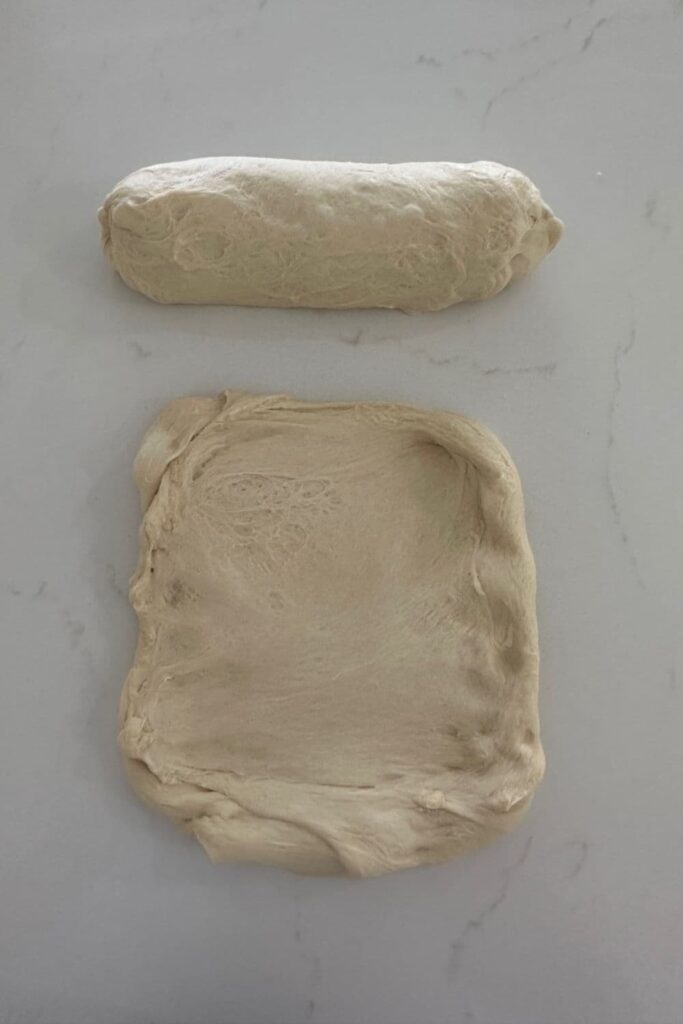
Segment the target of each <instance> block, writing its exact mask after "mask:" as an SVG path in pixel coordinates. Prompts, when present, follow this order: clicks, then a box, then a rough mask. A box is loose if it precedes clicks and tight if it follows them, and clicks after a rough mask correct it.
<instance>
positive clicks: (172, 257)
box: [99, 157, 562, 310]
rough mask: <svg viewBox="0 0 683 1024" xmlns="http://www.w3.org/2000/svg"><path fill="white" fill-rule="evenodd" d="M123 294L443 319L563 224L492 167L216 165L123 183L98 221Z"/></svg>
mask: <svg viewBox="0 0 683 1024" xmlns="http://www.w3.org/2000/svg"><path fill="white" fill-rule="evenodd" d="M99 218H100V223H101V226H102V241H103V245H104V248H105V251H106V252H107V254H108V256H109V259H110V261H111V264H112V266H113V267H114V269H115V270H116V271H118V273H119V274H120V275H121V277H122V278H123V280H124V281H125V282H126V284H128V285H130V287H131V288H134V289H136V290H137V291H140V292H142V293H143V294H144V295H147V296H148V297H149V298H151V299H156V301H157V302H183V303H223V304H228V305H242V306H314V307H320V308H329V309H352V308H358V307H370V306H382V307H388V308H397V309H403V310H435V309H443V308H444V307H446V306H450V305H452V304H453V303H454V302H461V301H463V300H466V299H486V298H489V297H490V296H492V295H495V294H496V293H497V292H499V291H500V290H501V289H502V288H504V287H505V286H506V284H508V282H509V281H511V280H513V279H515V278H518V277H523V276H524V275H525V274H528V273H529V272H530V271H532V270H533V269H534V268H535V267H536V266H537V265H538V264H539V263H540V261H541V260H542V259H543V257H544V256H545V255H546V253H548V252H549V251H550V250H551V249H552V248H553V247H554V246H555V245H556V243H557V241H558V240H559V238H560V236H561V234H562V223H561V221H559V220H557V218H555V217H554V216H553V214H552V211H551V210H550V209H549V207H547V206H546V204H545V203H544V202H543V201H542V199H541V196H540V193H539V191H538V189H537V188H536V186H535V185H534V184H533V183H532V182H531V181H530V180H529V179H528V178H527V177H526V176H525V175H524V174H522V173H520V172H519V171H516V170H513V169H512V168H510V167H503V166H502V165H501V164H497V163H490V162H479V163H473V164H455V163H407V164H357V163H333V162H324V161H313V160H310V161H306V160H271V159H260V158H256V157H209V158H207V159H202V160H186V161H183V162H181V163H170V164H157V165H156V166H153V167H145V168H143V169H142V170H139V171H135V172H134V173H133V174H130V175H128V177H127V178H124V179H123V181H121V182H120V183H119V184H118V185H117V186H116V187H115V188H114V190H113V191H112V192H111V193H110V195H108V196H107V198H106V199H105V201H104V204H103V206H102V207H101V209H100V211H99Z"/></svg>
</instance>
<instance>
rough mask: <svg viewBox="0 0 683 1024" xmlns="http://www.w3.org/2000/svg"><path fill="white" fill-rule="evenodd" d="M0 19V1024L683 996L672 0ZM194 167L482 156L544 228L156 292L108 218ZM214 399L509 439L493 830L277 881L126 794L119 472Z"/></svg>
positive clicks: (532, 1023)
mask: <svg viewBox="0 0 683 1024" xmlns="http://www.w3.org/2000/svg"><path fill="white" fill-rule="evenodd" d="M6 6H8V10H7V12H6V14H5V16H4V22H5V24H4V25H3V27H4V28H6V31H5V33H4V34H3V35H2V38H1V39H0V49H1V50H2V55H1V56H2V73H3V82H4V83H5V85H6V88H4V89H3V90H2V92H1V93H0V109H1V110H2V113H3V114H4V123H5V124H6V125H7V131H6V132H5V135H4V138H3V141H4V143H5V150H6V152H4V154H3V155H4V156H5V159H4V160H3V162H2V165H1V166H0V181H1V182H2V184H3V185H4V193H3V194H4V195H5V197H6V199H7V202H6V203H5V204H4V205H3V209H2V211H1V212H0V217H2V221H3V225H2V226H3V231H2V235H1V237H2V239H3V243H4V245H3V250H2V259H3V273H2V274H1V275H0V290H1V291H2V320H1V322H0V468H1V470H2V501H1V502H0V537H2V538H3V541H4V543H3V551H2V558H0V623H2V630H3V645H2V650H3V685H2V688H1V689H0V732H1V736H0V802H1V805H2V807H3V823H4V825H5V828H4V830H3V839H2V870H0V906H2V925H3V927H2V929H0V931H1V933H2V934H1V935H0V946H1V947H2V948H1V949H0V1021H2V1022H3V1024H4V1022H5V1021H8V1022H11V1024H33V1022H37V1021H41V1022H43V1024H141V1022H150V1021H154V1022H155V1024H189V1022H195V1021H197V1022H199V1021H201V1024H227V1022H231V1024H232V1022H234V1024H302V1022H313V1024H351V1022H362V1024H576V1022H577V1021H579V1020H580V1021H581V1022H582V1024H673V1022H674V1021H676V1022H678V1021H680V1019H681V1006H683V978H682V977H681V972H680V970H679V963H678V960H679V959H680V957H679V955H678V951H679V949H680V948H682V947H683V919H682V918H681V914H680V862H681V835H680V815H677V814H676V813H675V812H672V808H677V807H678V806H679V804H680V792H679V790H680V779H681V777H683V748H682V746H681V743H680V736H679V733H680V726H679V720H680V715H679V714H677V712H679V710H680V700H681V686H680V666H681V664H682V663H683V632H682V631H681V628H680V609H681V608H682V607H683V576H682V574H681V572H680V566H681V564H683V529H681V521H680V510H681V508H682V507H683V505H682V502H683V493H682V491H681V486H682V483H681V474H680V472H679V470H678V462H679V461H680V459H678V455H679V453H680V447H681V438H682V437H683V403H681V400H680V390H681V380H682V379H683V346H681V344H680V324H681V323H683V289H681V287H680V268H681V261H682V259H683V189H682V187H681V174H680V168H681V167H682V166H683V134H682V133H681V132H680V130H679V125H680V97H681V94H682V93H683V62H681V53H683V16H682V15H683V0H553V2H546V3H540V2H533V3H532V2H530V0H529V2H521V0H520V2H519V3H515V4H512V3H506V2H502V0H424V2H423V3H419V4H418V3H411V2H409V0H373V2H372V3H370V2H368V0H346V2H345V3H343V4H332V3H328V4H321V3H319V2H318V0H290V2H289V3H284V2H276V0H233V2H231V3H222V2H217V0H174V2H173V3H171V4H168V3H162V2H161V0H150V2H149V3H147V4H141V5H137V7H136V10H135V13H134V16H133V14H132V13H131V12H130V11H126V10H123V7H125V5H122V7H121V9H119V7H116V5H114V6H112V5H111V4H107V3H106V2H105V0H69V2H68V3H67V2H65V3H61V4H42V3H40V2H39V0H24V2H23V3H22V4H21V5H17V4H10V5H6ZM209 154H214V155H218V154H226V155H231V154H246V155H252V156H259V155H265V156H282V157H287V156H289V157H298V158H311V159H325V158H328V159H334V160H344V159H348V160H357V161H364V160H367V161H373V160H376V161H406V160H420V159H425V160H454V161H466V160H477V159H493V160H499V161H501V162H503V163H507V164H509V165H511V166H516V167H519V168H520V169H521V170H523V171H524V172H525V173H527V174H529V175H530V176H531V177H532V178H533V180H534V181H535V182H537V184H538V185H539V187H540V189H541V191H542V193H543V195H544V196H546V197H547V200H548V202H549V203H550V204H551V206H552V207H553V209H555V210H556V212H557V214H558V216H560V217H562V219H563V220H564V221H565V223H566V226H567V230H566V234H565V237H564V238H563V240H562V241H561V243H560V245H559V246H558V247H557V249H556V250H555V251H554V252H553V253H552V255H551V256H550V258H549V259H547V260H546V261H545V262H544V263H543V265H542V266H541V267H540V268H539V270H538V271H537V273H536V274H535V275H534V276H533V277H532V278H530V279H529V280H528V281H526V282H523V283H519V284H516V285H513V286H511V287H510V288H508V289H506V290H505V291H504V292H503V293H501V295H499V296H497V297H496V298H495V299H493V300H491V301H489V302H486V303H481V304H473V305H471V306H464V305H463V306H461V307H456V308H453V309H451V310H447V311H444V312H443V313H439V314H434V315H424V316H404V315H402V314H399V313H395V312H391V311H381V310H371V311H354V312H348V313H345V312H329V311H327V312H326V311H311V310H290V311H282V310H259V309H225V308H223V309H221V308H212V309H204V308H200V307H196V308H192V309H188V308H183V307H182V306H177V307H168V308H163V307H159V306H156V305H155V304H153V303H150V302H146V301H145V300H144V299H143V298H142V297H141V296H137V295H134V294H132V293H130V292H129V290H128V289H126V288H125V286H123V285H122V284H121V283H120V282H118V281H117V280H116V279H115V277H114V275H113V274H112V273H111V271H110V269H109V268H108V267H107V264H106V261H105V260H104V258H103V256H102V254H101V252H100V248H99V236H98V226H97V221H96V210H97V207H98V205H99V204H100V202H101V200H102V198H103V196H104V195H105V194H106V193H107V192H108V191H109V189H110V188H111V187H112V185H113V184H114V183H115V182H116V181H117V180H119V179H120V178H121V177H122V176H123V175H125V174H126V173H127V172H129V171H130V170H131V169H132V168H134V167H140V166H144V165H145V164H149V163H154V162H162V161H167V160H181V159H186V158H190V157H193V156H202V155H209ZM221 388H244V389H250V390H255V391H262V392H267V391H272V392H275V391H280V392H289V393H292V394H295V395H298V396H300V397H302V398H310V399H315V398H319V399H334V398H340V399H346V400H348V399H353V398H359V399H373V398H376V399H388V400H397V401H405V402H412V403H415V404H418V405H425V406H430V405H431V406H437V407H443V408H448V409H453V410H456V411H461V412H464V413H466V414H468V415H470V416H473V417H475V418H477V419H479V420H481V421H482V422H483V423H485V424H487V425H488V426H490V427H492V428H493V429H494V430H495V431H496V433H498V434H499V436H500V437H501V440H502V441H503V442H504V443H505V445H506V446H507V447H508V448H509V449H510V451H511V453H512V455H513V456H514V458H515V461H516V463H517V465H518V467H519V469H520V473H521V476H522V480H523V484H524V491H525V501H526V508H527V516H528V526H529V535H530V540H531V543H532V546H533V549H534V553H535V557H536V565H537V571H538V583H539V587H538V608H539V624H540V646H541V686H540V696H541V701H540V703H541V725H542V735H543V740H544V746H545V749H546V753H547V757H548V771H547V775H546V778H545V781H544V783H543V785H542V786H541V787H540V789H539V792H538V794H537V796H536V798H535V800H534V804H533V806H532V808H531V809H530V812H529V815H528V817H527V819H526V820H525V823H524V825H523V826H522V827H521V828H520V830H519V832H517V833H515V834H512V835H510V836H509V837H508V838H507V839H506V840H504V841H501V842H500V843H496V844H493V845H492V846H491V847H489V848H488V849H486V850H484V851H482V852H481V854H477V855H474V856H471V857H470V856H468V857H463V858H462V859H460V860H459V861H456V862H454V863H452V864H449V865H445V866H443V867H438V868H433V869H431V868H430V869H425V870H420V871H412V872H406V873H403V874H397V875H396V876H394V877H388V878H384V879H376V880H368V881H366V882H362V883H357V882H346V881H343V880H338V879H300V878H295V877H290V876H289V875H285V874H282V873H278V872H275V871H268V870H261V869H258V868H254V867H248V866H247V867H239V866H235V867H222V868H214V867H212V866H211V865H210V864H209V863H207V862H206V861H205V859H204V857H203V855H202V853H201V851H199V850H196V849H195V848H194V844H193V843H192V841H191V840H190V839H186V838H185V837H184V836H182V835H180V834H178V835H176V833H175V831H174V830H173V828H172V827H171V826H170V825H168V824H167V823H166V822H165V821H163V820H162V819H160V818H157V816H155V815H153V814H151V813H148V812H147V811H146V810H145V808H144V807H143V806H141V805H139V803H138V801H136V800H135V798H134V797H133V796H132V794H131V793H130V792H129V789H128V787H127V785H126V782H125V779H124V777H123V772H122V770H121V765H120V761H119V756H118V752H117V749H116V744H115V732H116V715H117V704H118V699H119V694H120V689H121V684H122V681H123V678H124V676H125V674H126V672H127V670H128V668H129V666H130V663H131V660H132V657H133V651H134V647H135V642H136V623H135V618H134V616H133V614H132V612H131V610H130V607H129V605H128V600H127V589H128V578H129V576H130V573H131V572H132V570H133V567H134V565H135V560H136V555H137V531H138V528H139V509H138V503H137V497H136V494H135V490H134V487H133V483H132V479H131V468H132V461H133V457H134V454H135V452H136V450H137V447H138V444H139V441H140V438H141V436H142V434H143V432H144V431H145V430H146V428H147V427H148V425H149V424H150V422H151V420H152V419H153V418H154V416H155V415H156V414H157V413H158V411H159V410H160V408H161V407H162V406H163V405H164V404H165V403H166V402H167V401H168V400H169V399H171V398H172V397H175V396H180V395H183V394H189V393H191V394H214V393H216V392H217V391H218V390H220V389H221ZM228 628H229V627H228ZM371 725H372V726H373V727H374V723H371ZM532 836H533V841H532V838H531V837H532ZM3 942H4V946H3V945H2V944H3Z"/></svg>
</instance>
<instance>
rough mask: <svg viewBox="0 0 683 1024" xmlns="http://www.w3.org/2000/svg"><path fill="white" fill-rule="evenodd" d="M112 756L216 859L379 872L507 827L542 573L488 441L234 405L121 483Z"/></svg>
mask: <svg viewBox="0 0 683 1024" xmlns="http://www.w3.org/2000/svg"><path fill="white" fill-rule="evenodd" d="M135 473H136V479H137V483H138V487H139V490H140V495H141V500H142V507H143V513H144V518H143V523H142V528H141V531H140V558H139V564H138V568H137V571H136V573H135V576H134V578H133V581H132V585H131V591H130V593H131V601H132V604H133V607H134V608H135V611H136V613H137V616H138V619H139V640H138V647H137V652H136V656H135V662H134V665H133V667H132V669H131V671H130V674H129V676H128V679H127V681H126V684H125V688H124V692H123V696H122V700H121V721H120V744H121V747H122V750H123V752H124V754H125V757H126V762H127V764H128V769H129V774H130V779H131V782H132V784H133V786H134V787H135V788H136V790H137V791H138V793H139V794H140V795H141V796H142V797H143V799H145V800H146V801H148V802H150V803H152V804H153V805H155V806H156V807H158V808H159V809H160V810H161V811H163V812H164V813H165V814H167V815H169V816H170V817H171V818H172V819H173V820H174V821H176V822H177V823H178V824H179V825H180V826H181V827H182V828H184V829H186V830H188V831H189V832H191V833H192V834H194V835H195V836H196V838H197V839H198V840H199V841H200V843H201V844H202V845H203V846H204V848H205V849H206V851H207V853H208V854H209V856H210V857H211V858H212V859H213V860H215V861H229V860H253V861H259V862H261V863H268V864H276V865H280V866H283V867H286V868H290V869H292V870H295V871H299V872H306V873H318V874H319V873H334V872H337V873H346V874H349V875H372V874H381V873H383V872H388V871H394V870H397V869H400V868H406V867H410V866H413V865H418V864H425V863H434V862H438V861H443V860H446V859H448V858H450V857H453V856H455V855H457V854H458V853H460V852H462V851H463V850H467V849H471V848H473V847H476V846H478V845H480V844H482V843H484V842H487V841H488V840H490V839H491V838H493V837H495V836H496V835H499V834H500V833H502V832H505V831H507V830H508V829H510V828H511V827H512V826H514V825H515V824H516V823H517V822H518V821H519V819H520V818H521V816H522V814H523V813H524V811H525V809H526V808H527V806H528V804H529V802H530V800H531V796H532V793H533V791H534V788H535V787H536V785H537V783H538V782H539V780H540V779H541V777H542V774H543V770H544V758H543V751H542V748H541V744H540V739H539V723H538V711H537V680H538V642H537V631H536V617H535V604H534V602H535V573H534V564H533V559H532V555H531V551H530V549H529V545H528V541H527V537H526V532H525V526H524V510H523V502H522V493H521V488H520V483H519V479H518V476H517V473H516V471H515V468H514V466H513V464H512V462H511V460H510V457H509V455H508V454H507V452H506V451H505V449H504V448H503V447H502V445H501V444H500V442H499V441H498V440H497V439H496V438H495V437H494V436H493V435H492V434H491V433H490V432H488V431H487V430H485V429H484V428H483V427H481V426H479V425H478V424H476V423H474V422H472V421H470V420H468V419H466V418H464V417H461V416H457V415H455V414H452V413H446V412H429V411H424V410H420V409H415V408H412V407H409V406H401V405H389V404H381V403H377V404H375V403H322V404H319V403H309V402H302V401H296V400H294V399H290V398H285V397H282V396H257V395H249V394H245V393H241V392H226V393H225V394H223V395H220V396H219V397H217V398H186V399H180V400H178V401H175V402H172V403H171V404H170V405H169V406H168V407H167V408H166V409H164V410H163V412H162V413H161V415H160V416H159V418H158V420H157V422H156V423H155V424H154V425H153V426H152V427H151V429H150V431H149V433H148V434H147V436H146V438H145V439H144V441H143V444H142V447H141V449H140V452H139V454H138V457H137V460H136V467H135Z"/></svg>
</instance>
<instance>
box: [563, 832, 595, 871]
mask: <svg viewBox="0 0 683 1024" xmlns="http://www.w3.org/2000/svg"><path fill="white" fill-rule="evenodd" d="M567 849H568V850H576V851H577V857H576V863H575V864H574V866H573V867H572V869H571V871H570V872H569V874H568V875H567V879H572V878H576V876H577V875H579V874H580V873H581V871H583V867H584V865H585V863H586V859H587V857H588V851H589V850H590V844H589V843H587V842H586V840H585V839H573V840H572V841H571V842H569V843H567Z"/></svg>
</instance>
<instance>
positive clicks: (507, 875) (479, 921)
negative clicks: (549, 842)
mask: <svg viewBox="0 0 683 1024" xmlns="http://www.w3.org/2000/svg"><path fill="white" fill-rule="evenodd" d="M532 842H533V836H529V838H528V839H527V841H526V843H525V844H524V847H523V849H522V852H521V854H520V856H519V857H518V858H517V860H515V861H513V862H512V864H509V865H508V867H506V868H504V869H503V872H502V875H501V883H500V888H499V890H498V892H497V894H496V896H495V897H494V899H492V900H491V902H490V903H487V904H486V906H485V907H484V909H483V910H482V911H480V913H479V914H477V916H476V917H471V918H470V919H469V921H468V922H467V924H466V925H465V927H464V928H463V929H462V931H461V932H460V935H459V936H458V937H457V939H455V940H454V941H453V942H451V957H450V963H449V973H450V974H451V976H452V977H453V978H455V977H456V976H457V974H458V971H459V969H460V961H461V958H462V954H463V953H464V951H465V948H466V946H467V940H468V938H469V936H470V935H471V933H472V932H474V931H477V930H478V929H479V928H481V927H482V925H483V924H484V923H485V922H486V920H487V919H488V918H489V917H490V916H491V914H493V913H494V911H495V910H497V909H498V907H499V906H500V905H501V903H503V902H504V901H505V900H506V899H507V897H508V894H509V891H510V883H511V881H512V877H513V875H514V874H515V872H516V871H517V870H518V869H519V868H520V867H521V866H522V864H524V862H525V860H526V859H527V857H528V856H529V851H530V850H531V844H532Z"/></svg>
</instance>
